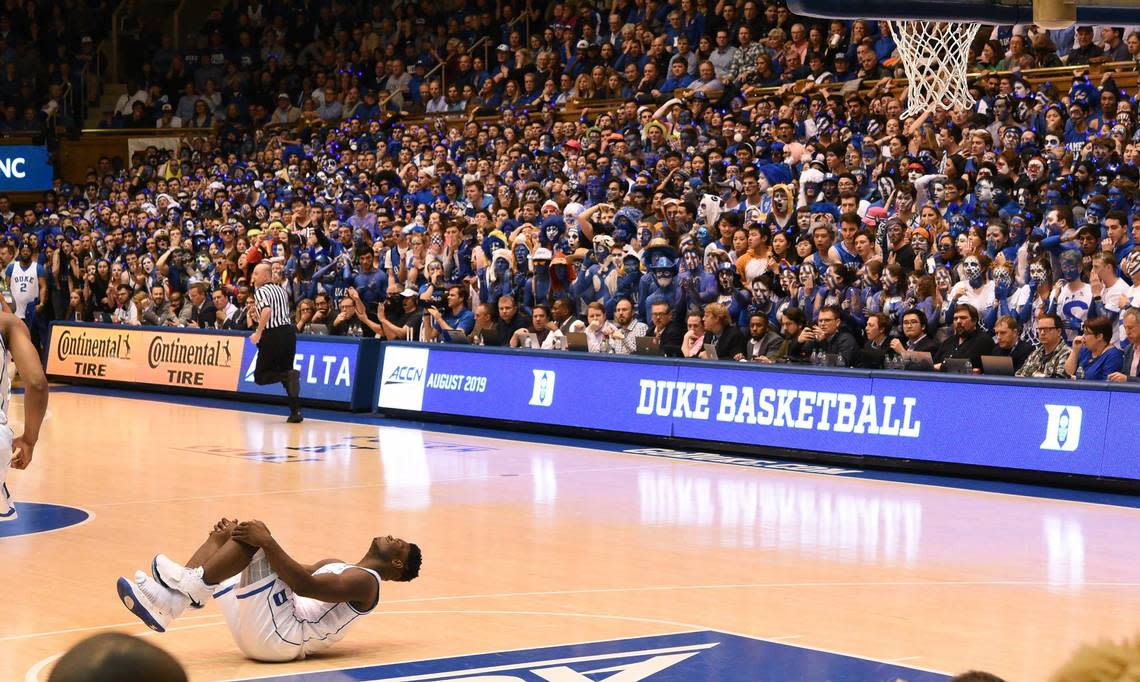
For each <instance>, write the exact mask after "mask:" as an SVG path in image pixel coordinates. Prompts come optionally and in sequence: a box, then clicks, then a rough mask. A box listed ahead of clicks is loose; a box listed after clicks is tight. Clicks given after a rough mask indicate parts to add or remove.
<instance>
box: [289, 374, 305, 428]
mask: <svg viewBox="0 0 1140 682" xmlns="http://www.w3.org/2000/svg"><path fill="white" fill-rule="evenodd" d="M285 393H286V394H288V396H289V418H288V419H286V420H285V421H287V422H289V423H290V424H300V423H301V422H302V421H304V419H305V418H304V417H302V416H301V373H300V372H298V371H297V370H295V369H292V370H289V374H288V376H287V377H286V378H285Z"/></svg>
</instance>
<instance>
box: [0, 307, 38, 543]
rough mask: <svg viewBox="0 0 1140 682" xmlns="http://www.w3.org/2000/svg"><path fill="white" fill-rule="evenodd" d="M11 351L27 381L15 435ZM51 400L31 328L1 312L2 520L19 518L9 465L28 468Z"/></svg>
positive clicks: (0, 459)
mask: <svg viewBox="0 0 1140 682" xmlns="http://www.w3.org/2000/svg"><path fill="white" fill-rule="evenodd" d="M9 353H10V354H11V356H12V359H13V360H15V361H16V371H17V372H18V373H19V374H20V378H21V379H22V380H23V382H24V433H23V434H22V435H20V436H15V434H14V433H13V432H12V427H11V426H9V425H8V404H9V403H10V402H11V401H12V370H11V369H10V368H9V366H8V355H9ZM47 402H48V386H47V377H45V376H44V370H43V367H42V366H41V365H40V356H39V353H37V352H36V348H35V346H33V345H32V337H31V335H30V334H29V333H28V328H27V327H26V326H24V323H23V321H22V320H20V319H19V318H18V317H16V316H15V315H13V314H12V313H8V312H0V522H2V521H14V520H15V519H16V505H15V503H13V502H12V496H11V494H9V492H8V483H7V480H8V468H9V467H10V466H11V467H14V468H16V469H27V468H28V465H29V464H31V463H32V452H33V451H34V450H35V447H36V441H37V440H39V437H40V424H42V423H43V420H44V413H45V412H47Z"/></svg>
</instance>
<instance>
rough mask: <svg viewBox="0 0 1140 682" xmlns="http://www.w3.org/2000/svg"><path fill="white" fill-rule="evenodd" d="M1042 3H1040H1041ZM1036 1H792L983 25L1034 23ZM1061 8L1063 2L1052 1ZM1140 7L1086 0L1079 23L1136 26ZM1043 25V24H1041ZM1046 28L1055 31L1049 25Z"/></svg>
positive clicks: (820, 10) (796, 9)
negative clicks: (1034, 4)
mask: <svg viewBox="0 0 1140 682" xmlns="http://www.w3.org/2000/svg"><path fill="white" fill-rule="evenodd" d="M1038 1H1040V0H1038ZM1033 2H1034V0H924V1H923V2H914V1H913V0H863V1H862V2H850V0H788V9H789V10H791V12H792V13H793V14H798V15H801V16H808V17H821V18H830V19H873V20H875V19H925V20H933V21H937V20H944V21H970V22H977V23H982V24H999V25H1006V24H1031V23H1034V19H1033ZM1049 4H1051V5H1053V6H1054V7H1053V8H1051V9H1057V8H1058V6H1059V5H1062V4H1064V2H1063V0H1050V2H1049ZM1138 15H1140V4H1137V3H1136V2H1130V1H1129V0H1082V1H1081V2H1080V3H1078V4H1077V6H1076V16H1075V21H1076V23H1081V24H1121V25H1132V24H1134V23H1136V18H1137V16H1138ZM1037 23H1041V22H1037ZM1046 28H1054V27H1053V26H1047V27H1046Z"/></svg>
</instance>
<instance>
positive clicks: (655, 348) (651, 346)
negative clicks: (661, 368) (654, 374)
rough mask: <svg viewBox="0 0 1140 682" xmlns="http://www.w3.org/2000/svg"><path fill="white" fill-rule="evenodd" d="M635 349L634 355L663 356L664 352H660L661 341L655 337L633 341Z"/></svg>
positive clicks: (640, 337) (644, 337) (638, 338)
mask: <svg viewBox="0 0 1140 682" xmlns="http://www.w3.org/2000/svg"><path fill="white" fill-rule="evenodd" d="M634 343H635V344H636V347H635V348H634V351H633V352H634V353H635V354H636V355H664V354H665V352H664V351H662V350H661V339H659V338H657V337H656V336H639V337H637V338H636V339H634Z"/></svg>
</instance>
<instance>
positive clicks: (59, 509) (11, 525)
mask: <svg viewBox="0 0 1140 682" xmlns="http://www.w3.org/2000/svg"><path fill="white" fill-rule="evenodd" d="M16 513H17V514H18V515H19V516H18V518H17V519H16V520H15V521H4V522H0V538H11V537H16V536H17V535H33V534H35V533H46V532H48V531H52V530H59V529H60V528H67V527H68V526H74V525H76V524H79V523H83V522H84V521H86V520H87V519H88V518H89V517H90V516H91V514H89V513H88V512H86V511H84V510H82V509H79V508H78V507H65V506H63V505H61V504H40V503H38V502H20V501H19V500H17V501H16Z"/></svg>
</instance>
